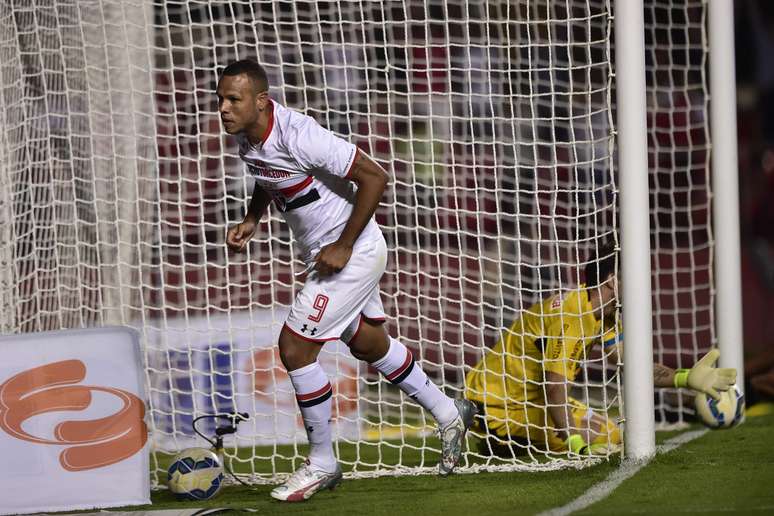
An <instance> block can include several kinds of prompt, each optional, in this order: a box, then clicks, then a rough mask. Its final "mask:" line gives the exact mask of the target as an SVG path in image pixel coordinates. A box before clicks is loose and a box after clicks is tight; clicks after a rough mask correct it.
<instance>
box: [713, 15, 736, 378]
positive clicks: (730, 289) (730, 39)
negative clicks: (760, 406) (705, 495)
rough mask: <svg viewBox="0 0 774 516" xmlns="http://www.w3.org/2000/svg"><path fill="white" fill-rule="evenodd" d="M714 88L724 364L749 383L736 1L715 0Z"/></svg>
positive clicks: (717, 261)
mask: <svg viewBox="0 0 774 516" xmlns="http://www.w3.org/2000/svg"><path fill="white" fill-rule="evenodd" d="M709 34H710V41H709V45H710V90H711V91H712V101H711V102H710V113H711V121H712V142H713V149H714V152H713V158H712V182H713V203H712V209H713V221H714V233H715V240H716V242H717V245H716V246H715V264H716V268H717V271H718V274H717V286H716V300H717V303H716V304H717V308H716V313H718V314H722V316H720V317H718V318H717V332H718V347H719V348H720V353H721V354H720V360H719V362H720V364H721V365H722V366H723V367H733V368H735V369H736V374H737V377H736V378H737V385H739V388H740V389H744V353H743V351H744V348H743V345H742V343H741V342H740V341H741V340H742V339H743V338H744V332H743V331H742V286H741V285H742V278H741V274H742V265H741V246H740V237H739V233H740V227H739V161H738V155H737V137H736V81H735V78H736V65H735V57H734V3H733V2H732V1H730V0H720V1H717V2H716V1H713V2H710V3H709Z"/></svg>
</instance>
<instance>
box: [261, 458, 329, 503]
mask: <svg viewBox="0 0 774 516" xmlns="http://www.w3.org/2000/svg"><path fill="white" fill-rule="evenodd" d="M341 479H342V473H341V466H339V465H338V464H336V471H334V472H333V473H327V472H325V471H320V470H319V469H315V468H314V467H313V466H312V465H311V464H310V463H309V460H308V459H307V460H306V461H305V462H304V464H302V465H301V467H300V468H298V469H297V470H296V471H295V473H293V474H292V475H290V478H288V479H287V480H286V481H285V483H284V484H281V485H278V486H277V487H275V488H274V489H273V490H272V491H271V497H272V498H274V499H275V500H281V501H283V502H303V501H304V500H308V499H310V498H311V497H312V496H313V495H314V494H315V493H316V492H318V491H322V490H323V489H335V488H336V486H338V485H339V484H340V483H341Z"/></svg>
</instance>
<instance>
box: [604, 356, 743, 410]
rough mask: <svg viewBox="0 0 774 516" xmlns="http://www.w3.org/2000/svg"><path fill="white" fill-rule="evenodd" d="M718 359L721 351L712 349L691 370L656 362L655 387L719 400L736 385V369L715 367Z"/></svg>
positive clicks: (654, 367)
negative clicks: (682, 389)
mask: <svg viewBox="0 0 774 516" xmlns="http://www.w3.org/2000/svg"><path fill="white" fill-rule="evenodd" d="M616 347H617V348H619V349H618V350H617V352H618V353H621V354H623V350H622V349H620V348H621V345H618V346H616ZM718 357H720V351H718V350H717V349H712V350H710V351H709V352H708V353H707V354H706V355H704V356H703V357H701V358H700V359H699V360H698V361H697V362H696V363H695V364H694V365H693V367H692V368H690V369H672V368H671V367H669V366H665V365H664V364H660V363H658V362H656V363H654V364H653V386H654V387H678V388H687V389H691V390H694V391H696V392H703V393H705V394H707V395H708V396H712V397H713V398H715V399H719V398H720V393H721V392H724V391H727V390H728V389H730V388H731V387H732V386H733V385H734V383H736V369H734V368H732V367H713V365H714V364H715V362H716V361H717V359H718Z"/></svg>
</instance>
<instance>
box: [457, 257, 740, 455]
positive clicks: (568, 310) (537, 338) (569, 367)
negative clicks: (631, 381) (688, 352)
mask: <svg viewBox="0 0 774 516" xmlns="http://www.w3.org/2000/svg"><path fill="white" fill-rule="evenodd" d="M599 256H600V257H601V258H600V260H599V261H597V260H591V261H590V262H589V264H588V265H587V266H586V271H585V273H586V283H585V285H581V286H580V287H579V288H578V289H576V290H571V291H568V292H564V293H561V294H556V295H554V296H552V297H550V298H548V299H546V300H545V301H543V302H541V303H537V304H535V305H533V306H532V307H530V308H529V309H528V310H527V311H525V312H524V313H523V314H522V316H521V317H520V318H519V319H517V320H516V321H515V322H514V323H513V324H512V325H511V327H510V329H508V330H507V331H505V332H504V333H503V335H502V337H501V338H500V340H499V341H498V342H497V344H496V345H495V347H494V348H492V349H491V350H489V351H488V352H487V353H486V354H485V355H484V357H483V359H482V360H481V361H480V362H479V363H478V364H477V365H476V366H475V367H474V368H473V369H472V370H471V371H470V372H469V373H468V375H467V377H466V379H465V384H466V394H465V397H466V398H468V399H470V400H472V401H474V402H476V403H477V404H478V406H479V416H478V417H476V424H475V426H474V427H473V429H474V431H475V432H476V433H483V434H485V435H489V436H493V437H495V438H490V439H489V440H488V442H489V447H491V448H492V451H494V452H495V453H497V454H502V453H506V454H508V455H510V454H511V453H518V447H511V446H510V445H509V443H513V442H515V443H518V444H520V445H522V446H524V445H526V444H527V443H529V444H531V445H533V446H535V447H537V448H538V449H539V450H543V451H555V452H561V451H567V450H568V449H569V450H570V451H572V452H574V453H592V454H596V453H600V454H605V453H607V452H608V451H613V450H614V449H616V448H617V446H618V445H619V444H620V440H621V439H620V435H619V432H618V428H617V426H616V425H615V424H614V423H613V422H612V421H610V420H609V419H607V418H605V417H604V416H602V415H600V414H597V413H595V412H594V411H592V410H591V409H590V408H589V407H587V406H586V405H584V404H583V403H581V402H579V401H577V400H575V399H573V398H571V397H570V396H569V395H568V390H569V387H570V383H571V382H572V381H573V380H574V379H575V376H576V374H577V373H578V369H579V367H580V364H581V362H582V361H583V360H584V359H585V357H586V356H587V354H588V352H589V350H590V348H591V347H592V346H594V345H595V344H597V343H600V342H601V340H602V339H600V338H599V336H600V335H605V338H604V340H605V342H604V343H603V345H604V347H605V351H606V352H609V351H613V350H612V349H610V347H611V346H618V341H619V340H620V337H621V335H622V334H621V333H620V332H618V334H617V333H616V332H615V330H614V329H613V328H614V326H615V320H616V310H617V308H616V304H617V303H616V297H615V296H616V292H617V291H618V289H620V288H621V284H620V283H619V284H618V286H617V287H616V281H617V278H616V271H615V264H616V259H615V250H614V248H613V247H612V246H605V247H603V248H601V249H600V251H599ZM603 330H604V331H603ZM608 336H609V337H608ZM616 350H617V349H616ZM718 356H719V352H718V351H717V350H716V349H713V350H712V351H710V352H709V353H707V354H706V355H705V356H704V357H702V358H701V359H700V360H699V361H698V362H696V364H695V365H694V366H693V368H691V369H678V370H674V369H672V368H670V367H667V366H664V365H662V364H654V368H653V374H654V384H655V386H656V387H684V388H688V389H692V390H694V391H701V392H705V393H707V394H708V395H710V396H713V397H716V398H717V397H718V392H719V391H725V390H728V389H729V388H730V387H731V386H732V385H733V384H734V382H735V380H736V370H735V369H716V368H713V367H712V365H713V364H714V363H715V361H716V360H717V359H718ZM487 430H488V431H487ZM509 448H510V450H512V451H509Z"/></svg>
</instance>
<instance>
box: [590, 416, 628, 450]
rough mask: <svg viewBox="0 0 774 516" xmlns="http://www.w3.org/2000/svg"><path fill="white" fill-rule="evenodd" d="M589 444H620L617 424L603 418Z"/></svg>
mask: <svg viewBox="0 0 774 516" xmlns="http://www.w3.org/2000/svg"><path fill="white" fill-rule="evenodd" d="M591 444H621V432H620V431H619V430H618V425H616V424H615V423H614V422H613V421H611V420H609V419H607V418H605V420H604V422H602V424H601V425H600V428H599V430H598V432H597V436H596V437H595V438H594V440H593V441H592V443H591Z"/></svg>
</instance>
